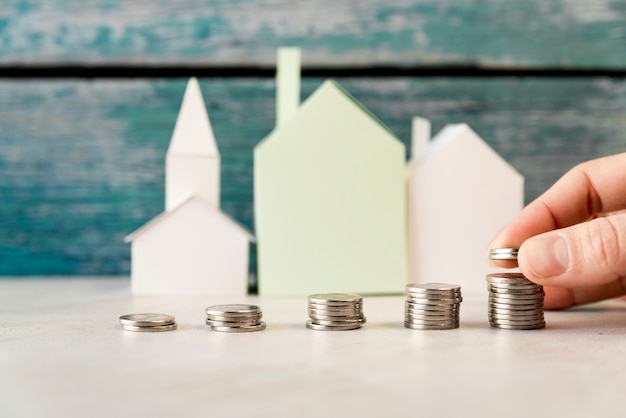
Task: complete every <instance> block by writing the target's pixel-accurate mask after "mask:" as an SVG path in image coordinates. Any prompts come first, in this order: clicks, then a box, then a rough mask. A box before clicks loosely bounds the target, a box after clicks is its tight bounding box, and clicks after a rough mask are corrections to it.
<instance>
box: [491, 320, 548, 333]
mask: <svg viewBox="0 0 626 418" xmlns="http://www.w3.org/2000/svg"><path fill="white" fill-rule="evenodd" d="M490 325H491V326H492V327H494V328H502V329H514V330H520V331H521V330H531V329H542V328H545V327H546V323H545V322H544V323H541V324H537V325H505V324H490Z"/></svg>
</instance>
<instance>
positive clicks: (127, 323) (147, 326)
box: [120, 313, 176, 332]
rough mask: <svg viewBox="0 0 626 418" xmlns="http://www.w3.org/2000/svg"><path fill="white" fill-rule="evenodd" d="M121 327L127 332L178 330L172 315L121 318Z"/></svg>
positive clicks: (139, 314) (149, 314)
mask: <svg viewBox="0 0 626 418" xmlns="http://www.w3.org/2000/svg"><path fill="white" fill-rule="evenodd" d="M120 325H121V326H122V329H124V330H126V331H134V332H163V331H173V330H175V329H176V319H175V318H174V317H173V316H172V315H166V314H158V313H137V314H127V315H122V316H120Z"/></svg>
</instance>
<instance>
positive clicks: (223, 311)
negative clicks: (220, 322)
mask: <svg viewBox="0 0 626 418" xmlns="http://www.w3.org/2000/svg"><path fill="white" fill-rule="evenodd" d="M259 311H260V308H259V307H258V306H256V305H245V304H229V305H216V306H209V307H208V308H206V309H205V310H204V312H205V313H206V314H207V315H215V316H224V315H242V316H245V315H248V314H254V313H257V312H259Z"/></svg>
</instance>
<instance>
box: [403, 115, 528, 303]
mask: <svg viewBox="0 0 626 418" xmlns="http://www.w3.org/2000/svg"><path fill="white" fill-rule="evenodd" d="M413 132H414V134H413V152H412V159H411V162H410V163H409V166H408V167H409V169H408V188H407V190H408V204H409V205H408V208H409V209H408V215H409V263H410V278H411V281H413V282H444V283H456V284H459V285H461V286H462V288H463V290H464V291H466V290H467V291H476V292H479V291H480V292H483V294H485V295H486V292H485V276H486V275H487V274H488V273H492V272H493V271H494V270H493V268H492V267H489V266H488V265H487V262H486V261H485V260H486V252H487V248H488V245H489V243H490V240H491V239H492V238H493V237H494V236H495V235H496V233H497V232H498V231H499V230H500V229H501V228H502V227H504V226H505V225H506V224H507V223H508V222H510V221H512V220H513V218H515V216H516V215H517V214H518V213H519V212H520V210H521V209H522V207H523V204H524V178H523V176H522V175H521V174H519V173H518V172H517V171H516V170H515V169H514V168H513V167H512V166H510V165H509V164H508V163H507V162H506V161H504V160H503V159H502V158H501V157H500V156H499V155H498V154H497V153H496V152H495V151H494V150H493V149H491V148H490V147H489V146H488V145H487V144H486V143H485V142H484V141H483V140H482V139H481V138H480V137H479V136H478V135H477V134H476V133H475V132H474V131H473V130H472V129H471V128H470V127H469V126H468V125H466V124H455V125H448V126H446V127H445V128H444V129H443V130H442V131H441V132H440V133H439V134H438V135H436V136H435V137H434V138H433V139H432V141H430V123H429V122H428V121H427V120H424V119H415V120H414V122H413Z"/></svg>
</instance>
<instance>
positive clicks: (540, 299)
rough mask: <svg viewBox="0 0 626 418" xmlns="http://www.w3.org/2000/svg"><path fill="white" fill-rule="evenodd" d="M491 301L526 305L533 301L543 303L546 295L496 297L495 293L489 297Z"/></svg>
mask: <svg viewBox="0 0 626 418" xmlns="http://www.w3.org/2000/svg"><path fill="white" fill-rule="evenodd" d="M487 300H488V301H489V302H493V303H502V304H508V305H526V304H532V303H543V300H544V297H543V296H541V297H530V298H527V297H524V298H522V297H520V298H504V297H494V296H493V295H489V297H488V298H487Z"/></svg>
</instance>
